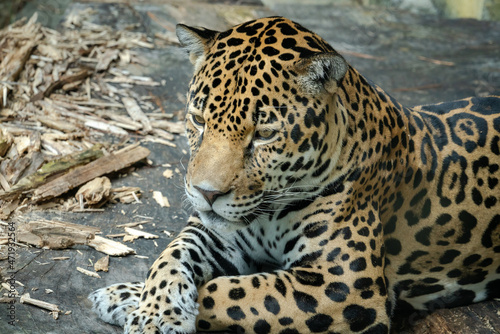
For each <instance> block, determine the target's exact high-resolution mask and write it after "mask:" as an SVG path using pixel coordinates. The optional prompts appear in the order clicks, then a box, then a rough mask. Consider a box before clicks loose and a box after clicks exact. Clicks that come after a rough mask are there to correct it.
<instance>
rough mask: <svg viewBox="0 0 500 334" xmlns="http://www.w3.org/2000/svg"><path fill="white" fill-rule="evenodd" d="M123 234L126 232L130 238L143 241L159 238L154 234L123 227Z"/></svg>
mask: <svg viewBox="0 0 500 334" xmlns="http://www.w3.org/2000/svg"><path fill="white" fill-rule="evenodd" d="M125 232H127V233H128V234H130V235H132V236H135V237H139V238H144V239H157V238H159V236H157V235H156V234H152V233H148V232H144V231H140V230H137V229H135V228H131V227H125Z"/></svg>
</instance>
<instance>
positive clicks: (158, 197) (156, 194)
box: [153, 191, 170, 208]
mask: <svg viewBox="0 0 500 334" xmlns="http://www.w3.org/2000/svg"><path fill="white" fill-rule="evenodd" d="M153 198H154V200H155V201H156V203H158V204H159V205H160V206H161V207H167V208H169V207H170V203H169V202H168V198H166V197H165V196H163V194H162V193H161V192H160V191H153Z"/></svg>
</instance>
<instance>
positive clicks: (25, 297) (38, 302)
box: [19, 293, 61, 312]
mask: <svg viewBox="0 0 500 334" xmlns="http://www.w3.org/2000/svg"><path fill="white" fill-rule="evenodd" d="M19 302H20V303H21V304H30V305H34V306H37V307H39V308H43V309H45V310H48V311H51V312H61V310H59V306H57V305H55V304H51V303H47V302H44V301H42V300H38V299H34V298H31V297H30V294H29V293H25V294H24V295H22V296H21V298H20V299H19Z"/></svg>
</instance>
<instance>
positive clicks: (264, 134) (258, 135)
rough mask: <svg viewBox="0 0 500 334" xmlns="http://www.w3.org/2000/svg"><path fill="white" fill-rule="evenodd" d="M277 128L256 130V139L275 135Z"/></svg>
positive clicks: (269, 137) (265, 138)
mask: <svg viewBox="0 0 500 334" xmlns="http://www.w3.org/2000/svg"><path fill="white" fill-rule="evenodd" d="M276 132H277V131H276V130H271V129H265V130H259V131H257V132H255V139H261V140H268V139H271V138H273V137H274V135H275V134H276Z"/></svg>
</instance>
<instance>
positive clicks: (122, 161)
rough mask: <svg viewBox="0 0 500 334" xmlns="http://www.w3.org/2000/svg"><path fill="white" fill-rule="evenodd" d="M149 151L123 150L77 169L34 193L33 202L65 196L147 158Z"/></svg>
mask: <svg viewBox="0 0 500 334" xmlns="http://www.w3.org/2000/svg"><path fill="white" fill-rule="evenodd" d="M149 153H150V152H149V150H148V149H147V148H145V147H142V146H136V147H132V148H131V149H126V150H121V151H119V152H116V153H111V154H109V155H107V156H103V157H101V158H99V159H97V160H95V161H93V162H91V163H89V164H87V165H85V166H81V167H78V168H75V169H74V170H72V171H70V172H69V173H67V174H65V175H62V176H60V177H58V178H56V179H55V180H53V181H50V182H48V183H46V184H44V185H42V186H40V187H39V188H38V189H36V190H35V191H34V193H33V198H32V199H33V201H35V202H38V201H44V200H47V199H50V198H53V197H57V196H59V195H61V194H64V193H65V192H67V191H68V190H70V189H73V188H75V187H78V186H80V185H82V184H84V183H86V182H88V181H90V180H93V179H94V178H96V177H99V176H102V175H105V174H109V173H112V172H116V171H119V170H120V169H123V168H125V167H128V166H130V165H132V164H133V163H135V162H137V161H140V160H142V159H144V158H146V157H147V156H148V155H149Z"/></svg>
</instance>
